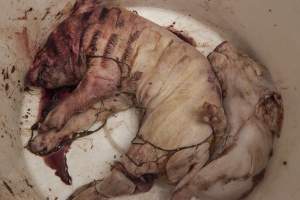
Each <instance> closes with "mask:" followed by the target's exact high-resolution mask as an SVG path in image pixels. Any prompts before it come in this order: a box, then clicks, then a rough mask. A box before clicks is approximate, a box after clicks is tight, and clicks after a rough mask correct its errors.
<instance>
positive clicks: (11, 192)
mask: <svg viewBox="0 0 300 200" xmlns="http://www.w3.org/2000/svg"><path fill="white" fill-rule="evenodd" d="M2 183H3V185H4V186H5V188H6V189H7V191H8V192H9V193H10V194H11V195H12V196H15V194H14V192H13V190H12V189H11V187H10V186H9V185H8V183H7V182H5V181H2Z"/></svg>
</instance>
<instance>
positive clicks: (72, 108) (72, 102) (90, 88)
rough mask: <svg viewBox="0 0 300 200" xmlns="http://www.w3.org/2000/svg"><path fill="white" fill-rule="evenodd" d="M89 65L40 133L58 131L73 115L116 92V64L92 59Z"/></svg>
mask: <svg viewBox="0 0 300 200" xmlns="http://www.w3.org/2000/svg"><path fill="white" fill-rule="evenodd" d="M99 61H100V62H99ZM90 64H91V65H92V67H90V69H89V70H88V72H87V73H86V75H85V77H84V78H83V80H82V81H81V82H80V84H79V85H78V86H77V88H76V89H75V90H74V91H73V93H72V94H71V95H70V96H69V97H67V98H66V99H64V100H62V101H61V102H60V103H59V104H58V105H57V106H56V107H55V108H54V109H53V110H52V111H51V112H50V113H49V114H48V116H47V117H46V119H45V121H44V122H43V123H42V125H41V126H40V129H39V131H40V132H46V131H49V130H51V129H54V130H56V131H59V130H60V129H61V128H62V127H63V126H64V124H65V123H66V122H67V121H68V120H69V119H70V118H71V117H72V116H73V115H74V114H75V113H79V112H83V111H85V110H87V109H88V108H89V107H90V106H91V105H93V104H94V103H96V102H97V101H99V100H100V99H104V98H107V97H109V96H111V95H112V94H113V92H114V91H116V89H117V86H118V84H119V80H120V70H119V67H118V65H117V63H115V62H114V61H113V60H109V59H104V58H93V60H91V62H90Z"/></svg>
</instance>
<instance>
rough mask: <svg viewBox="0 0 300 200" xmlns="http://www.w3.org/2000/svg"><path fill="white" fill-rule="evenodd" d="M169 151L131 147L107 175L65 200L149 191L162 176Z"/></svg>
mask: <svg viewBox="0 0 300 200" xmlns="http://www.w3.org/2000/svg"><path fill="white" fill-rule="evenodd" d="M167 158H168V152H164V151H161V150H158V149H156V148H155V147H153V146H151V145H149V144H142V143H140V144H132V145H131V147H130V148H129V150H128V152H127V153H126V154H124V155H123V156H122V159H121V161H120V162H117V163H115V164H114V166H113V169H112V171H111V173H110V175H109V176H107V177H106V178H104V179H103V180H101V181H100V180H99V181H96V182H92V183H90V184H88V185H86V186H83V187H81V188H79V189H78V190H77V191H76V192H75V193H73V194H72V195H71V196H70V197H69V198H68V200H86V199H89V200H102V199H109V198H113V197H118V196H124V195H133V194H137V193H142V192H147V191H149V190H150V189H151V188H152V186H153V184H154V180H155V179H156V177H158V176H159V174H161V173H163V168H164V165H165V161H166V159H167Z"/></svg>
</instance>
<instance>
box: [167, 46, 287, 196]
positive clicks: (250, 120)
mask: <svg viewBox="0 0 300 200" xmlns="http://www.w3.org/2000/svg"><path fill="white" fill-rule="evenodd" d="M208 58H209V61H210V62H211V64H212V67H213V68H214V70H215V72H216V74H217V77H218V78H219V80H220V82H221V86H222V90H223V97H224V98H223V105H224V110H225V113H226V117H227V120H228V123H229V126H228V129H227V131H226V135H227V140H226V147H225V150H224V152H223V153H222V154H221V155H220V156H219V157H217V158H215V159H213V160H211V161H210V162H208V164H206V165H205V166H204V167H202V166H201V165H200V166H197V165H196V166H195V167H194V168H193V170H192V171H190V172H189V173H188V174H187V175H186V176H185V177H184V178H183V179H182V180H181V181H180V182H179V184H178V185H177V187H176V189H175V191H174V194H173V197H172V199H173V200H189V199H191V198H192V197H197V198H199V199H201V200H237V199H240V198H242V197H244V196H246V195H247V194H249V192H250V191H251V190H252V189H253V188H254V187H255V186H256V185H257V183H258V182H259V181H260V180H261V179H262V178H263V174H264V172H265V170H266V168H267V164H268V161H269V159H270V155H271V154H272V148H273V139H274V136H275V135H278V134H279V132H280V128H281V124H282V118H283V107H282V100H281V96H280V94H279V93H278V92H277V90H276V88H275V86H274V83H273V81H272V79H271V76H270V73H269V72H268V70H267V69H266V68H265V67H263V66H261V65H259V64H257V63H256V62H254V61H253V60H252V59H250V58H249V57H248V56H246V55H244V54H243V53H241V52H239V51H238V50H237V49H235V48H234V47H233V46H232V45H231V44H229V43H223V44H222V45H220V46H219V47H217V49H216V50H215V51H214V52H213V53H212V54H210V55H209V57H208Z"/></svg>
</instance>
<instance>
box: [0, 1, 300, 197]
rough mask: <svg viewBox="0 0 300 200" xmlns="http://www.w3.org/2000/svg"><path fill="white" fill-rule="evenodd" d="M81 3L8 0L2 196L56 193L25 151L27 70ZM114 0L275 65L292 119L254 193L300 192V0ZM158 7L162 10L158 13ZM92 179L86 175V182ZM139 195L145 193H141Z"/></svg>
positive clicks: (1, 21) (0, 140) (0, 81)
mask: <svg viewBox="0 0 300 200" xmlns="http://www.w3.org/2000/svg"><path fill="white" fill-rule="evenodd" d="M110 2H111V1H110ZM73 3H74V1H61V0H10V1H4V0H2V1H0V8H1V12H0V72H1V74H0V99H1V101H0V199H1V200H2V199H3V200H10V199H12V200H15V199H20V200H21V199H22V200H24V199H25V200H27V199H28V200H29V199H32V200H40V199H46V198H47V197H48V194H47V195H46V194H45V191H44V190H42V189H41V188H40V187H39V185H41V183H38V182H37V180H41V179H42V178H43V177H40V178H39V179H37V178H35V177H33V176H32V174H33V173H34V172H32V171H31V170H32V167H29V166H30V164H28V160H27V157H26V156H25V155H26V153H25V151H26V150H25V149H24V144H25V143H24V141H23V139H22V138H24V137H25V138H26V137H29V135H28V134H29V130H28V131H27V132H26V131H25V132H24V131H23V129H24V123H25V124H26V123H27V124H28V123H31V121H29V119H28V118H29V116H27V115H26V111H24V106H26V105H25V104H30V103H32V102H30V101H31V100H28V101H29V102H28V101H24V99H25V96H26V94H27V93H28V92H30V91H28V90H27V88H25V86H24V77H25V74H26V71H27V70H28V69H29V67H30V64H31V62H32V59H33V56H34V54H35V53H36V52H37V50H38V48H39V46H40V45H41V44H42V43H43V42H44V41H45V39H46V38H47V36H48V34H49V33H50V31H51V30H53V28H54V27H55V25H56V24H58V23H59V22H60V21H61V20H62V19H63V17H64V15H65V14H66V13H67V12H68V10H70V8H71V7H72V4H73ZM114 3H116V4H119V5H121V6H125V7H129V8H131V9H134V10H137V11H138V12H140V14H141V15H144V16H145V17H147V18H149V19H150V20H153V21H156V22H158V23H162V24H161V25H167V24H168V23H171V22H172V21H175V22H177V21H179V23H178V26H179V27H180V29H183V30H185V31H186V32H188V33H189V34H191V35H195V37H198V38H197V41H198V48H199V50H203V53H204V54H207V53H209V50H212V49H213V48H214V47H215V45H217V43H218V41H221V40H222V39H221V38H223V39H225V40H229V41H231V42H233V43H234V44H235V45H237V46H238V47H240V48H242V49H243V50H244V51H246V52H247V53H248V54H250V55H251V56H252V57H253V58H255V59H256V60H257V61H259V62H260V63H262V64H263V65H265V66H267V67H268V68H269V69H270V71H271V73H272V75H273V78H274V80H275V82H276V84H277V87H278V88H279V89H280V91H281V93H282V95H283V99H284V108H285V117H284V125H283V130H282V134H281V137H280V138H279V139H276V142H275V148H274V155H273V157H272V159H271V162H270V165H269V168H268V170H267V173H266V175H265V179H264V180H263V182H262V183H260V184H259V186H258V187H257V188H256V189H255V190H254V191H253V193H252V194H251V195H250V196H249V197H248V198H247V199H248V200H260V199H264V200H274V199H286V200H298V199H300V185H299V179H300V170H299V165H300V157H299V152H300V145H298V141H300V134H298V132H299V130H300V120H299V119H300V106H299V105H298V104H297V103H299V102H300V88H299V84H300V78H299V75H300V68H299V65H300V61H299V52H300V39H299V35H300V21H299V18H300V1H297V0H285V1H280V0H243V1H241V0H222V1H220V0H189V1H183V0H145V1H142V0H120V1H114ZM59 11H61V13H62V17H61V15H60V14H59ZM155 12H156V13H157V14H156V15H154V14H153V13H155ZM168 13H173V14H174V13H175V14H174V16H175V17H173V18H172V17H169V18H165V17H166V15H168ZM172 16H173V15H172ZM182 17H186V18H187V19H191V20H194V21H195V22H199V23H200V24H202V25H203V26H205V27H209V30H210V31H211V32H207V33H206V34H202V33H200V32H199V31H201V30H200V29H197V27H196V28H195V27H193V23H188V24H185V23H184V22H185V20H182ZM202 30H204V29H202ZM214 33H215V34H216V36H215V37H214V38H217V37H219V38H217V39H215V40H214V41H209V42H208V46H206V47H204V46H205V45H206V44H205V41H206V39H207V38H202V39H201V36H202V35H210V34H214ZM208 38H209V37H208ZM201 45H202V46H201ZM32 101H33V100H32ZM126 116H127V117H128V116H130V115H126ZM126 116H125V117H126ZM112 123H114V122H112ZM25 128H26V127H25ZM27 128H28V127H27ZM22 134H27V135H22ZM99 148H100V147H99ZM100 150H101V149H100ZM82 156H84V154H82ZM87 159H91V157H88V158H87ZM93 170H94V171H97V169H93ZM40 174H43V172H41V173H40ZM81 175H82V176H83V177H84V176H85V174H81ZM41 176H42V175H41ZM53 176H54V173H53ZM103 176H104V175H103ZM92 178H93V177H90V179H92ZM87 180H88V179H82V181H83V182H84V181H87ZM45 184H48V185H50V186H51V184H56V183H52V182H48V180H47V178H45ZM43 187H44V186H43ZM64 187H66V188H64ZM44 188H45V187H44ZM74 189H76V188H75V186H73V187H68V186H64V185H62V186H61V190H66V191H68V192H72V191H73V190H74ZM57 191H58V190H57ZM48 193H51V192H50V191H48ZM55 197H59V199H62V197H61V196H60V194H55V192H54V193H53V192H52V194H51V198H50V199H55ZM135 198H136V199H140V198H141V196H139V197H134V199H135ZM143 198H144V199H149V200H150V199H161V200H162V199H166V192H165V190H163V189H154V190H153V191H151V192H149V193H147V194H146V195H144V196H143ZM122 199H133V198H130V197H129V198H128V197H123V198H122Z"/></svg>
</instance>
